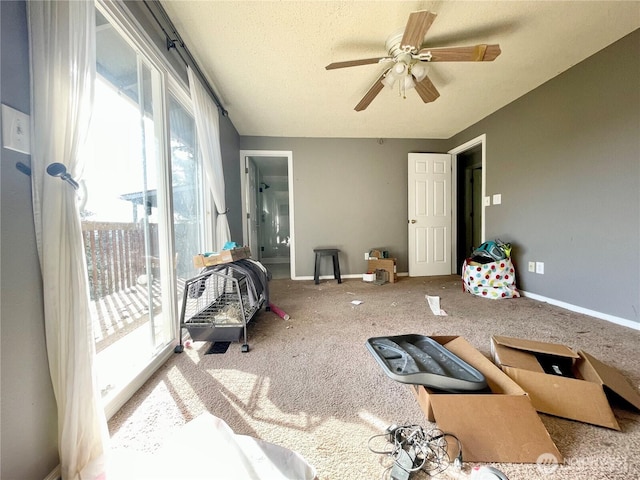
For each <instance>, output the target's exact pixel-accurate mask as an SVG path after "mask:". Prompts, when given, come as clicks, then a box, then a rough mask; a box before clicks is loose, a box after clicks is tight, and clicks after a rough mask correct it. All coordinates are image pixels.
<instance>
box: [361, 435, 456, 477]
mask: <svg viewBox="0 0 640 480" xmlns="http://www.w3.org/2000/svg"><path fill="white" fill-rule="evenodd" d="M383 437H384V438H385V439H386V440H387V444H386V447H387V448H385V449H384V450H375V449H373V448H372V447H371V442H372V441H373V440H375V439H379V438H383ZM447 438H451V439H453V440H455V441H456V446H457V451H458V454H457V455H456V457H455V460H454V465H455V466H456V467H457V468H462V445H461V443H460V440H458V438H457V437H456V436H455V435H453V434H451V433H446V432H443V431H442V430H440V429H438V428H433V429H430V430H425V429H424V428H422V427H421V426H420V425H401V426H397V425H391V426H390V427H388V428H387V430H386V432H385V433H382V434H378V435H373V436H372V437H371V438H369V442H368V447H369V450H370V451H371V452H373V453H377V454H379V455H386V456H389V457H391V458H392V459H393V465H395V466H396V467H398V468H400V469H402V470H403V471H405V472H407V473H408V474H410V473H412V472H417V471H419V470H422V471H424V472H426V473H427V474H428V475H431V476H433V475H437V474H438V473H442V472H444V471H445V470H446V469H447V468H448V467H449V465H450V464H451V457H450V456H449V451H448V447H449V442H448V441H447ZM407 454H408V456H407ZM407 458H409V459H410V462H411V464H412V466H411V467H409V466H408V463H407V460H406V459H407ZM391 468H394V467H393V466H392V467H391Z"/></svg>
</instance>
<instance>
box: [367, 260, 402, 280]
mask: <svg viewBox="0 0 640 480" xmlns="http://www.w3.org/2000/svg"><path fill="white" fill-rule="evenodd" d="M367 261H368V262H369V263H368V265H367V272H375V271H376V270H378V269H380V270H386V271H387V272H388V273H389V283H395V282H397V281H398V276H397V270H398V267H397V265H396V263H397V261H396V259H395V258H377V259H376V258H370V259H369V260H367Z"/></svg>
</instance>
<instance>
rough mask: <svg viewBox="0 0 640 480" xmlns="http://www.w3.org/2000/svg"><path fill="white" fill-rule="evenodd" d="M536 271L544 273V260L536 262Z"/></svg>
mask: <svg viewBox="0 0 640 480" xmlns="http://www.w3.org/2000/svg"><path fill="white" fill-rule="evenodd" d="M536 273H539V274H541V275H543V274H544V262H536Z"/></svg>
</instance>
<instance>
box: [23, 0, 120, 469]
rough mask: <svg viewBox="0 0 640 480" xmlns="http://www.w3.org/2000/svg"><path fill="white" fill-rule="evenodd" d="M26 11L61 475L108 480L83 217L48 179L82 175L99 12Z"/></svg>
mask: <svg viewBox="0 0 640 480" xmlns="http://www.w3.org/2000/svg"><path fill="white" fill-rule="evenodd" d="M27 5H28V13H29V41H30V49H31V87H32V88H31V95H32V98H31V119H32V122H31V124H32V134H31V138H32V139H33V142H32V155H31V171H32V190H33V215H34V221H35V230H36V239H37V245H38V255H39V258H40V267H41V269H42V283H43V291H44V316H45V334H46V345H47V355H48V359H49V370H50V373H51V382H52V384H53V391H54V394H55V398H56V403H57V411H58V450H59V454H60V467H61V475H62V478H63V480H75V479H83V480H84V479H98V478H104V477H105V472H104V463H105V462H104V460H105V458H104V455H105V454H106V450H107V444H108V431H107V423H106V418H105V415H104V408H103V406H102V403H101V399H100V394H99V392H98V387H97V382H96V379H95V374H94V368H93V365H94V359H95V344H94V338H93V332H92V322H91V315H90V311H89V289H88V279H87V273H86V272H87V270H86V264H85V257H84V249H83V241H82V230H81V224H80V215H79V211H78V207H77V204H76V192H75V190H74V189H73V187H72V186H71V185H70V184H69V183H67V182H65V181H63V180H61V179H60V178H57V177H52V176H50V175H48V174H47V173H46V169H47V166H49V165H50V164H52V163H61V164H63V165H65V166H66V168H67V171H68V172H69V173H70V174H71V176H73V177H76V178H77V176H78V175H79V173H80V171H81V164H80V158H81V148H82V146H83V143H84V139H85V137H86V133H87V129H88V126H89V120H90V115H91V107H92V101H93V83H94V78H95V6H94V3H93V1H92V0H82V1H74V0H72V1H47V2H44V1H38V2H27ZM32 453H33V452H32Z"/></svg>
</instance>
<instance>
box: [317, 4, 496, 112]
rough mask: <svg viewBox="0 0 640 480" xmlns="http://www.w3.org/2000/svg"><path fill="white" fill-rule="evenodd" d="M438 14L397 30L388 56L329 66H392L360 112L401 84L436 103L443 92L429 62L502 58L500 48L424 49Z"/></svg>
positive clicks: (420, 15)
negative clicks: (431, 76)
mask: <svg viewBox="0 0 640 480" xmlns="http://www.w3.org/2000/svg"><path fill="white" fill-rule="evenodd" d="M435 18H436V14H435V13H433V12H429V11H427V10H420V11H418V12H413V13H411V14H410V15H409V19H408V20H407V25H406V27H405V28H404V29H403V30H400V31H397V32H395V33H393V34H391V36H389V38H388V39H387V41H386V44H385V46H386V48H387V51H388V55H387V56H385V57H375V58H364V59H360V60H348V61H346V62H335V63H331V64H329V65H327V66H326V67H325V68H326V69H327V70H334V69H336V68H345V67H355V66H359V65H370V64H373V63H380V64H389V65H390V66H389V68H387V69H386V70H385V71H384V72H383V73H382V75H380V77H379V78H378V79H377V80H376V81H375V83H374V84H373V86H372V87H371V88H370V89H369V91H368V92H367V93H366V94H365V96H364V97H362V100H360V103H358V105H356V107H355V110H356V111H357V112H360V111H362V110H364V109H365V108H367V107H368V106H369V104H370V103H371V102H372V101H373V99H374V98H376V96H377V95H378V93H380V91H381V90H382V89H383V88H384V87H385V86H388V87H393V86H394V85H398V87H399V90H400V92H401V94H402V95H404V93H405V92H406V90H409V89H411V88H415V90H416V92H418V95H419V96H420V98H421V99H422V101H423V102H425V103H429V102H433V101H434V100H436V99H437V98H438V97H439V96H440V93H439V92H438V90H437V89H436V87H435V86H434V85H433V83H432V82H431V80H430V79H429V77H428V76H427V68H426V66H425V65H424V64H425V63H428V62H491V61H493V60H495V59H496V57H497V56H498V55H500V52H501V51H500V45H486V44H480V45H472V46H467V47H443V48H429V47H423V46H422V42H423V41H424V37H425V36H426V34H427V32H428V31H429V28H430V27H431V24H432V23H433V21H434V20H435Z"/></svg>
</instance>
